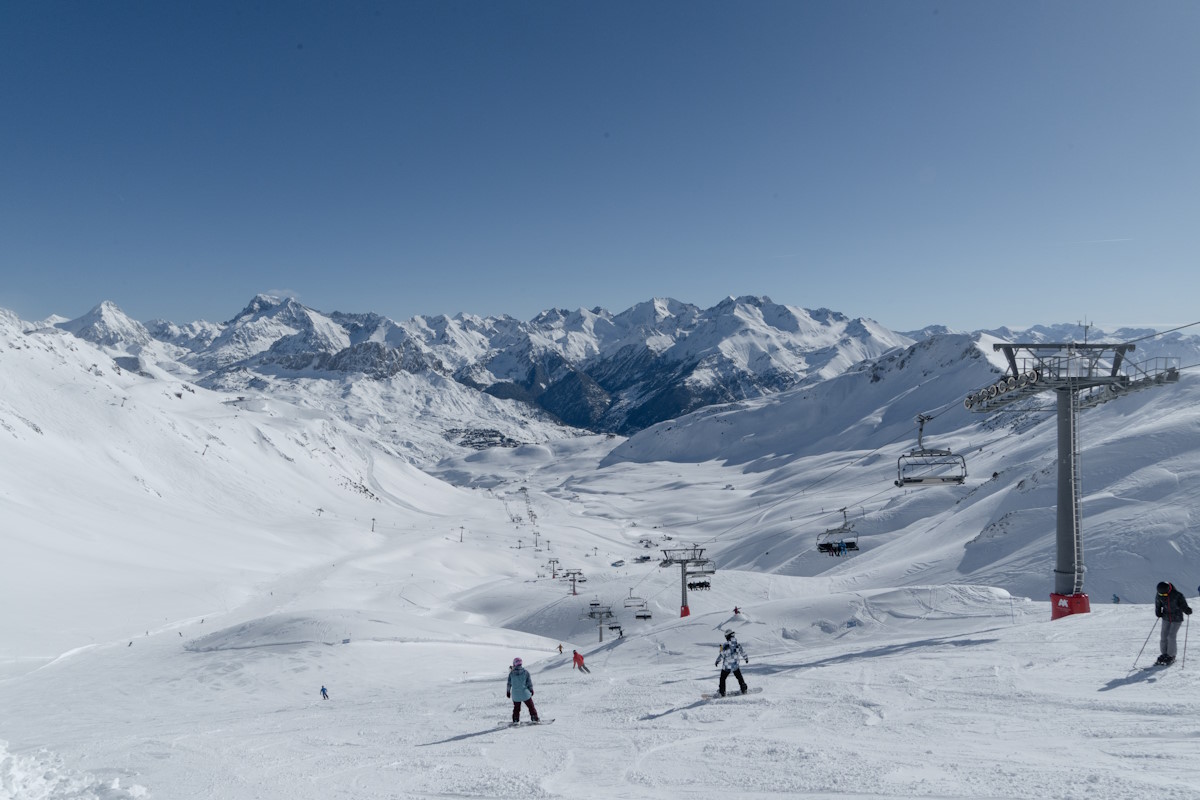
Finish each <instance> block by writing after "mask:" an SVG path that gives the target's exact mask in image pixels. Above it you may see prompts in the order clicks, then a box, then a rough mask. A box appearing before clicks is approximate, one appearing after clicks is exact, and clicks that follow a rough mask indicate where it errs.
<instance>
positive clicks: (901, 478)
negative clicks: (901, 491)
mask: <svg viewBox="0 0 1200 800" xmlns="http://www.w3.org/2000/svg"><path fill="white" fill-rule="evenodd" d="M931 419H933V417H929V416H926V415H925V414H918V415H917V446H916V448H915V449H913V450H909V451H908V452H907V453H905V454H904V455H902V456H900V458H898V459H897V460H896V481H895V482H896V485H897V486H900V487H904V486H923V485H929V484H947V483H954V484H961V483H962V482H963V481H965V480H966V479H967V460H966V459H965V458H963V457H962V456H960V455H956V454H955V453H952V452H950V451H949V450H935V449H931V448H928V447H926V446H925V443H924V441H923V438H924V434H925V423H926V422H928V421H929V420H931Z"/></svg>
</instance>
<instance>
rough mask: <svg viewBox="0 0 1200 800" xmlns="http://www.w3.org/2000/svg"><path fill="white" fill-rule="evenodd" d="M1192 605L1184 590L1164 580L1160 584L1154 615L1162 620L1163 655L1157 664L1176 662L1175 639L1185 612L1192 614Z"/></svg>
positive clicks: (1160, 639) (1159, 647) (1161, 643)
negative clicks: (1188, 602) (1188, 601)
mask: <svg viewBox="0 0 1200 800" xmlns="http://www.w3.org/2000/svg"><path fill="white" fill-rule="evenodd" d="M1191 613H1192V609H1191V606H1189V605H1188V604H1187V598H1186V597H1184V596H1183V592H1181V591H1179V590H1178V589H1176V588H1175V587H1174V586H1172V585H1171V584H1169V583H1167V582H1166V581H1163V582H1161V583H1159V584H1158V594H1157V595H1155V597H1154V616H1156V617H1158V618H1159V619H1161V620H1162V632H1161V634H1160V635H1159V640H1158V641H1159V644H1158V649H1159V650H1160V651H1162V655H1160V656H1159V657H1158V661H1155V662H1154V663H1155V664H1162V665H1163V666H1168V665H1170V664H1173V663H1175V652H1176V648H1175V639H1176V637H1177V636H1179V627H1180V626H1181V625H1183V617H1184V615H1185V614H1187V615H1189V616H1190V615H1191Z"/></svg>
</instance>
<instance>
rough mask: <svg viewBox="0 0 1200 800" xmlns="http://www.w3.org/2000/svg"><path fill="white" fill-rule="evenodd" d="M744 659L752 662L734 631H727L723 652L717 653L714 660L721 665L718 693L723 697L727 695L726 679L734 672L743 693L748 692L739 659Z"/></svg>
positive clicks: (722, 647)
mask: <svg viewBox="0 0 1200 800" xmlns="http://www.w3.org/2000/svg"><path fill="white" fill-rule="evenodd" d="M739 658H740V659H742V660H743V661H745V662H746V663H747V664H749V663H750V659H749V657H747V656H746V651H745V650H743V649H742V646H741V645H740V644H738V640H737V638H736V637H735V636H734V635H733V631H726V632H725V644H723V645H721V652H719V653H717V660H716V661H714V662H713V666H714V667H715V666H717V665H718V664H719V665H720V666H721V682H720V684H719V685H718V687H717V694H719V695H721V697H724V696H725V681H726V679H728V678H729V673H731V672H732V673H733V677H735V678H737V682H738V686H740V687H741V688H742V694H745V693H746V688H747V687H746V681H745V679H744V678H742V670H741V668H740V667H739V666H738V659H739Z"/></svg>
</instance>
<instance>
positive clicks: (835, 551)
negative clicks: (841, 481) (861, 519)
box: [817, 508, 858, 556]
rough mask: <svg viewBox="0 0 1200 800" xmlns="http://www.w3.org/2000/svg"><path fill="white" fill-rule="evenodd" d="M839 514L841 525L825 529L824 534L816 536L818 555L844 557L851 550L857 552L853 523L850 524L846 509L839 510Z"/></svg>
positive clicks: (856, 537)
mask: <svg viewBox="0 0 1200 800" xmlns="http://www.w3.org/2000/svg"><path fill="white" fill-rule="evenodd" d="M841 512H842V524H841V525H838V526H837V527H836V528H826V529H825V532H824V533H820V534H817V552H818V553H825V554H826V555H830V556H844V555H846V554H847V553H849V552H850V551H852V550H853V551H857V550H858V534H857V533H854V523H852V522H850V520H849V517H848V516H847V514H846V509H844V508H843V509H841Z"/></svg>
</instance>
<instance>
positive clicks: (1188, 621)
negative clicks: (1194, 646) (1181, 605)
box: [1179, 614, 1192, 669]
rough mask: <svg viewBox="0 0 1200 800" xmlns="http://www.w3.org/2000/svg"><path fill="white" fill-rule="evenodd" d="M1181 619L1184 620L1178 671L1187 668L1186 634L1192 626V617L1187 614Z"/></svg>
mask: <svg viewBox="0 0 1200 800" xmlns="http://www.w3.org/2000/svg"><path fill="white" fill-rule="evenodd" d="M1183 619H1184V623H1183V660H1182V661H1181V662H1179V668H1180V669H1183V668H1184V667H1186V666H1187V633H1188V628H1190V627H1191V626H1192V615H1191V614H1188V615H1187V616H1186V617H1184V618H1183Z"/></svg>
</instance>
